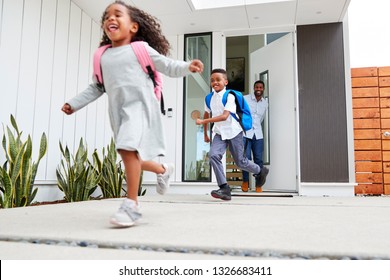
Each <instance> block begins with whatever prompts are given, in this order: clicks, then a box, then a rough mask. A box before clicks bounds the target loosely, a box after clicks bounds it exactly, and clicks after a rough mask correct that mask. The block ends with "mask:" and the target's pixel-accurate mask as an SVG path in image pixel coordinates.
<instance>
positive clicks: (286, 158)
mask: <svg viewBox="0 0 390 280" xmlns="http://www.w3.org/2000/svg"><path fill="white" fill-rule="evenodd" d="M293 38H294V37H293V34H292V33H288V34H286V35H285V36H283V37H281V38H279V39H278V40H276V41H274V42H272V43H271V44H269V45H266V46H265V47H263V48H261V49H259V50H256V51H254V52H253V53H251V54H250V66H249V67H250V72H249V73H250V88H251V90H250V91H251V92H252V91H253V84H254V82H255V81H256V80H258V79H260V77H262V76H266V78H267V81H268V82H266V87H268V102H269V109H268V119H266V120H265V130H267V131H266V132H265V134H266V135H267V136H265V139H264V144H265V145H264V154H265V156H266V157H267V159H266V160H265V163H266V162H268V163H266V164H267V165H268V167H269V170H270V172H269V175H268V177H267V182H266V184H265V185H264V187H263V190H264V191H277V192H297V181H298V179H297V174H298V172H297V145H296V143H297V139H296V102H295V100H296V98H295V96H296V94H295V83H294V81H295V75H294V44H293ZM264 73H266V74H265V75H264Z"/></svg>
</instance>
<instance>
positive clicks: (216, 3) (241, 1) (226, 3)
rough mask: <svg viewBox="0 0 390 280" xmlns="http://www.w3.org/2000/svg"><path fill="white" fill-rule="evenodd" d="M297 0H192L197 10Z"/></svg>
mask: <svg viewBox="0 0 390 280" xmlns="http://www.w3.org/2000/svg"><path fill="white" fill-rule="evenodd" d="M288 1H295V0H213V1H210V0H190V2H191V3H192V6H193V7H194V9H195V10H204V9H217V8H228V7H236V6H246V5H255V4H265V3H277V2H288Z"/></svg>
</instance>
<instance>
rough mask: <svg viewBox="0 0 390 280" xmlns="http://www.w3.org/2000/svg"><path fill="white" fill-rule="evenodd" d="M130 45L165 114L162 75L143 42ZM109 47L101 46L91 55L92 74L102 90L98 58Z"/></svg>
mask: <svg viewBox="0 0 390 280" xmlns="http://www.w3.org/2000/svg"><path fill="white" fill-rule="evenodd" d="M130 45H131V47H132V48H133V51H134V53H135V55H136V56H137V59H138V62H139V63H140V64H141V67H142V70H144V72H145V73H147V74H148V75H149V77H150V79H151V80H152V81H153V85H154V94H155V95H156V98H157V100H158V101H160V108H161V113H162V114H163V115H165V109H164V98H163V95H162V76H161V74H160V73H159V72H158V71H156V68H155V67H154V63H153V61H152V59H151V58H150V55H149V53H148V51H147V50H146V48H145V42H143V41H136V42H132V43H131V44H130ZM110 47H111V45H104V46H101V47H100V48H98V49H97V50H96V51H95V54H94V56H93V76H94V77H96V79H97V82H98V86H99V87H100V88H102V89H103V90H104V84H103V75H102V68H101V67H100V59H101V57H102V55H103V53H104V52H105V50H106V49H108V48H110Z"/></svg>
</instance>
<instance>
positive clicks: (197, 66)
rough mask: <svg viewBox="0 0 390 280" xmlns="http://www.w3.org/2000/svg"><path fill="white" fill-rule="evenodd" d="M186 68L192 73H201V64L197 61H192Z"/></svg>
mask: <svg viewBox="0 0 390 280" xmlns="http://www.w3.org/2000/svg"><path fill="white" fill-rule="evenodd" d="M188 68H189V69H190V71H191V72H192V73H195V72H203V63H202V61H200V60H199V59H194V60H192V61H191V64H190V66H189V67H188Z"/></svg>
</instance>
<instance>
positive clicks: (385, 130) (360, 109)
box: [351, 67, 390, 195]
mask: <svg viewBox="0 0 390 280" xmlns="http://www.w3.org/2000/svg"><path fill="white" fill-rule="evenodd" d="M351 75H352V98H353V99H352V101H353V118H354V138H355V141H354V143H355V171H356V182H357V183H358V185H357V186H356V188H355V193H356V194H372V195H379V194H390V67H365V68H353V69H352V70H351Z"/></svg>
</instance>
